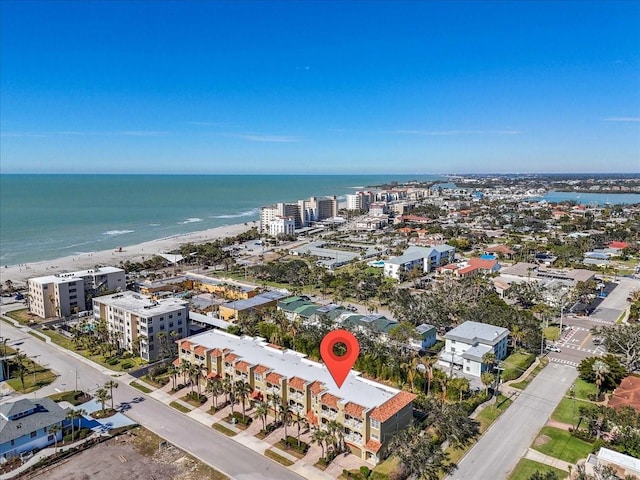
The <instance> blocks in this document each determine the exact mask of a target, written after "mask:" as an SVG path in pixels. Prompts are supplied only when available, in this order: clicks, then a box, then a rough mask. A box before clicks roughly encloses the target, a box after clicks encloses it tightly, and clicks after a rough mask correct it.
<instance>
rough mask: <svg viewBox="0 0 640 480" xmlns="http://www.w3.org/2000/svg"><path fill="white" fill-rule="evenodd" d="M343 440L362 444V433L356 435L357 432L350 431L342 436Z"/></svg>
mask: <svg viewBox="0 0 640 480" xmlns="http://www.w3.org/2000/svg"><path fill="white" fill-rule="evenodd" d="M344 440H345V442H351V443H354V444H356V445H362V435H358V434H357V433H351V434H348V435H345V436H344Z"/></svg>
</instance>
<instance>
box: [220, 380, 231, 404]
mask: <svg viewBox="0 0 640 480" xmlns="http://www.w3.org/2000/svg"><path fill="white" fill-rule="evenodd" d="M232 390H233V384H232V383H231V379H230V378H229V377H224V378H223V379H222V392H223V393H224V402H225V403H229V397H230V396H231V392H232Z"/></svg>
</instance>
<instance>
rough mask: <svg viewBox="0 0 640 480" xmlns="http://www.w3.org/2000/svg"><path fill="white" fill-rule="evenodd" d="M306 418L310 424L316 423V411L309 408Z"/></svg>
mask: <svg viewBox="0 0 640 480" xmlns="http://www.w3.org/2000/svg"><path fill="white" fill-rule="evenodd" d="M306 417H307V420H308V421H309V423H310V424H311V425H317V424H318V417H316V413H315V412H314V411H313V410H309V411H308V412H307V415H306Z"/></svg>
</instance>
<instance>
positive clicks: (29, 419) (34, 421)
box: [0, 398, 67, 463]
mask: <svg viewBox="0 0 640 480" xmlns="http://www.w3.org/2000/svg"><path fill="white" fill-rule="evenodd" d="M66 417H67V411H66V410H64V409H62V408H61V407H59V406H58V404H57V403H56V402H54V401H53V400H51V399H49V398H39V399H36V400H31V399H27V398H24V399H22V400H17V401H15V402H6V403H3V404H2V405H0V463H4V462H5V461H7V460H10V459H11V458H14V457H17V456H18V455H20V454H21V453H23V452H30V451H32V450H40V449H42V448H45V447H48V446H49V445H53V444H54V443H55V442H56V441H60V440H62V427H63V426H64V425H65V424H66V422H67V420H66ZM54 425H58V426H59V427H60V430H59V431H58V432H56V433H52V432H50V429H51V427H52V426H54Z"/></svg>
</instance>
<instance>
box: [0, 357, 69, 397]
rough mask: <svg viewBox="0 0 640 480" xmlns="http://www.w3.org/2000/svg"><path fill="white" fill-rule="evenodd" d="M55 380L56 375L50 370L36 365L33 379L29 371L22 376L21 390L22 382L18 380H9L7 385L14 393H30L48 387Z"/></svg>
mask: <svg viewBox="0 0 640 480" xmlns="http://www.w3.org/2000/svg"><path fill="white" fill-rule="evenodd" d="M56 378H57V376H56V374H55V373H53V372H52V371H51V370H49V369H46V368H44V367H41V366H40V365H38V364H37V363H36V374H35V378H34V375H33V372H32V371H31V370H30V371H29V372H28V373H26V374H25V376H24V389H23V388H22V382H21V381H20V378H11V379H9V380H7V385H9V386H10V387H11V388H13V389H14V390H15V391H16V392H20V393H31V392H35V391H36V390H38V389H40V388H42V387H44V386H45V385H49V384H50V383H51V382H53V381H54V380H55V379H56Z"/></svg>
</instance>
